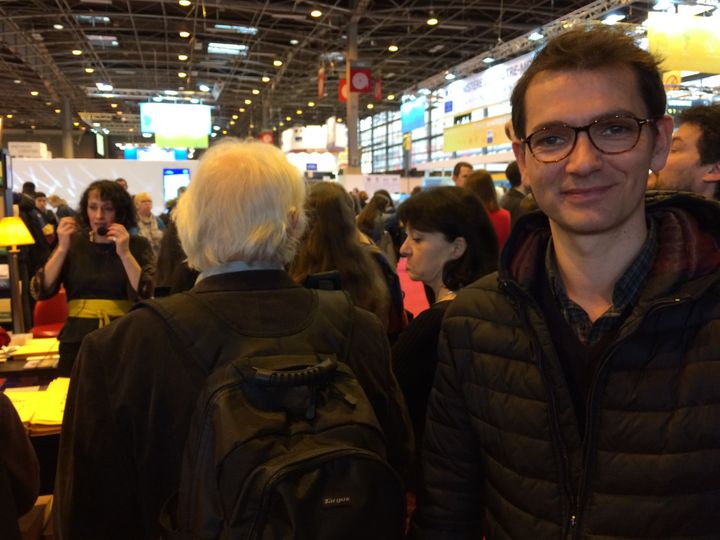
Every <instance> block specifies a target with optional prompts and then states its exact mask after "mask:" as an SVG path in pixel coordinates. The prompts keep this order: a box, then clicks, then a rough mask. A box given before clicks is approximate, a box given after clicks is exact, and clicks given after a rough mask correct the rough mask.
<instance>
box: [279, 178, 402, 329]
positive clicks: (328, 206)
mask: <svg viewBox="0 0 720 540" xmlns="http://www.w3.org/2000/svg"><path fill="white" fill-rule="evenodd" d="M305 208H306V211H307V216H308V227H307V231H306V232H305V235H304V237H303V239H302V240H301V242H300V246H299V247H298V250H297V253H296V254H295V258H294V259H293V261H292V263H291V264H290V268H289V273H290V276H291V277H292V278H293V280H294V281H295V282H296V283H300V284H302V283H305V281H306V280H307V278H308V276H311V275H313V274H318V273H321V272H330V271H337V272H338V273H339V278H340V284H341V286H342V289H344V290H346V291H347V292H348V293H349V294H350V297H351V298H352V300H353V303H354V304H355V305H357V306H359V307H361V308H364V309H367V310H368V311H370V312H371V313H374V314H375V315H377V317H378V319H380V320H381V321H382V322H383V324H384V325H385V327H386V328H387V329H388V331H389V330H390V328H389V326H388V325H389V321H390V308H391V305H390V291H389V288H388V283H387V282H386V280H385V277H384V275H383V272H382V268H381V266H380V265H379V264H378V262H376V260H375V259H374V257H373V255H372V253H371V251H370V249H373V247H374V246H372V244H371V245H370V246H371V247H370V248H369V249H366V248H365V247H363V245H362V244H361V242H360V239H359V231H358V228H357V225H356V224H355V216H354V215H353V208H352V206H351V200H350V199H349V196H348V193H347V192H346V191H345V189H344V188H343V187H342V186H341V185H340V184H336V183H333V182H319V183H317V184H315V185H313V186H312V187H311V188H310V192H309V194H308V197H307V202H306V205H305ZM375 251H376V252H377V254H378V255H379V256H380V257H384V255H383V254H382V253H381V252H380V251H379V249H377V248H375ZM387 266H388V267H389V265H387ZM397 285H398V286H399V281H398V282H397ZM401 300H402V297H401ZM393 307H394V308H395V310H397V309H398V306H393ZM402 309H403V308H402V304H401V305H400V306H399V312H397V313H395V314H394V316H395V317H401V316H402ZM398 330H399V329H397V328H394V329H393V331H394V332H397V331H398Z"/></svg>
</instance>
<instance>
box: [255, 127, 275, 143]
mask: <svg viewBox="0 0 720 540" xmlns="http://www.w3.org/2000/svg"><path fill="white" fill-rule="evenodd" d="M258 140H259V141H260V142H263V143H266V144H275V134H274V133H273V132H272V131H270V130H266V131H261V132H260V133H258Z"/></svg>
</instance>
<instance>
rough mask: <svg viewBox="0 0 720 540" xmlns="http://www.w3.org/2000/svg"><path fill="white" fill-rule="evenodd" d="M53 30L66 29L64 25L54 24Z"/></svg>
mask: <svg viewBox="0 0 720 540" xmlns="http://www.w3.org/2000/svg"><path fill="white" fill-rule="evenodd" d="M53 28H54V29H55V30H62V29H63V28H65V27H64V26H63V25H62V24H53Z"/></svg>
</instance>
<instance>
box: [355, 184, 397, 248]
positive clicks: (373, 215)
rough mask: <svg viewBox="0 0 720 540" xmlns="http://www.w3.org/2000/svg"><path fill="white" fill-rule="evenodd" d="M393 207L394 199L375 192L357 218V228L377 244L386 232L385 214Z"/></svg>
mask: <svg viewBox="0 0 720 540" xmlns="http://www.w3.org/2000/svg"><path fill="white" fill-rule="evenodd" d="M390 206H392V199H391V198H390V197H389V196H388V195H386V194H385V193H381V192H375V193H374V194H373V196H372V198H371V199H370V202H369V203H367V204H366V205H365V207H364V208H363V209H362V210H361V212H360V214H358V217H357V226H358V228H359V229H360V230H361V231H362V232H363V234H365V235H366V236H367V237H368V238H370V239H371V240H372V241H373V242H375V243H376V244H379V243H380V240H381V238H382V235H383V232H384V231H385V212H386V211H387V209H388V208H390Z"/></svg>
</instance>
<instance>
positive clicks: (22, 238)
mask: <svg viewBox="0 0 720 540" xmlns="http://www.w3.org/2000/svg"><path fill="white" fill-rule="evenodd" d="M34 243H35V240H34V239H33V237H32V234H30V231H29V230H28V228H27V227H26V226H25V223H24V222H23V220H22V219H20V218H19V217H17V216H8V217H4V218H2V219H0V247H7V248H8V253H10V299H11V300H10V303H11V305H12V321H13V333H15V334H21V333H23V332H24V331H25V322H24V320H23V305H22V296H21V295H20V265H19V263H18V255H19V253H20V250H19V249H18V246H27V245H30V244H34Z"/></svg>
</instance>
